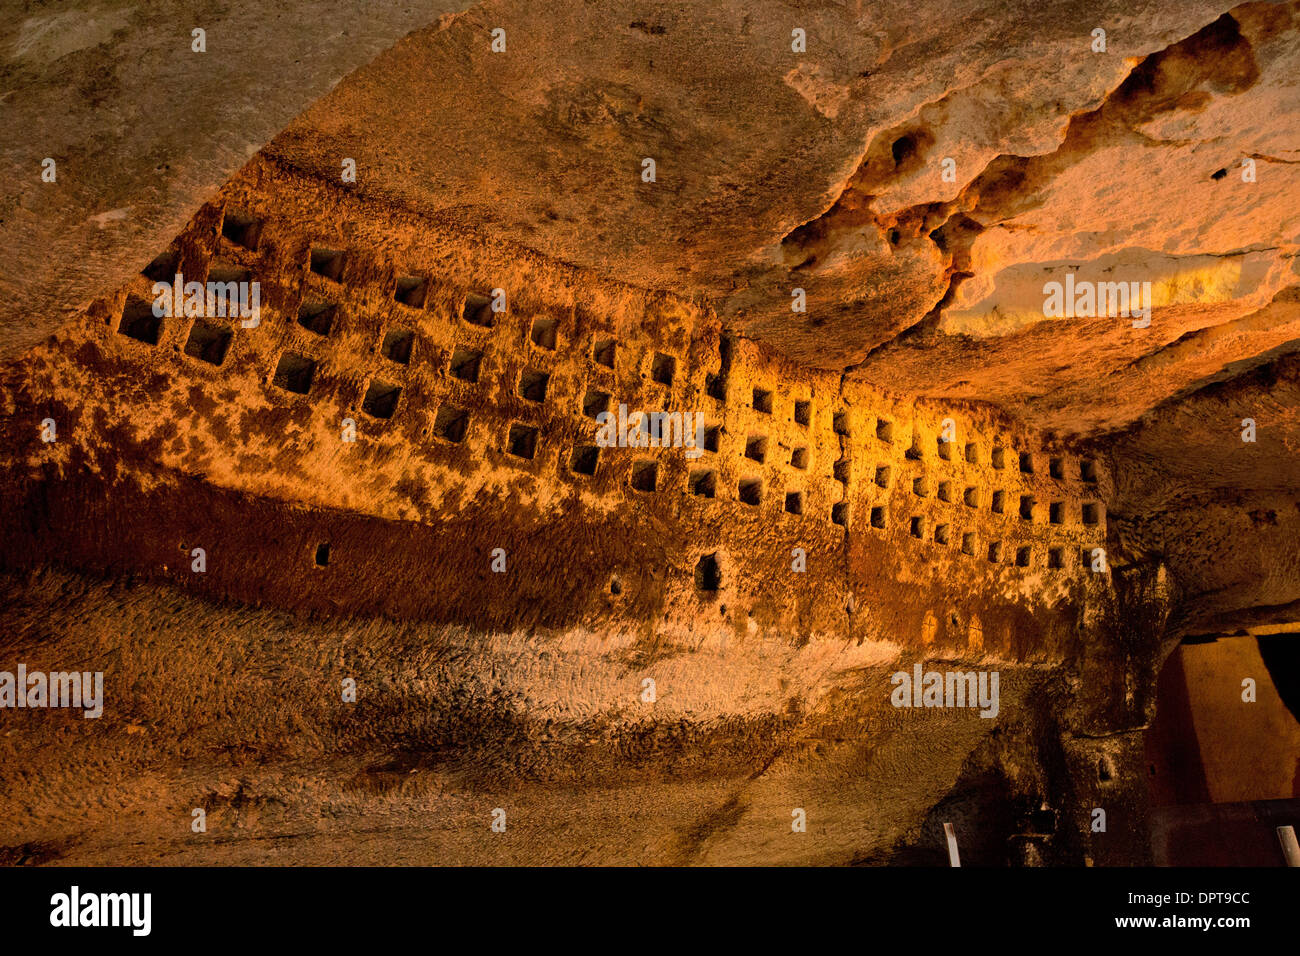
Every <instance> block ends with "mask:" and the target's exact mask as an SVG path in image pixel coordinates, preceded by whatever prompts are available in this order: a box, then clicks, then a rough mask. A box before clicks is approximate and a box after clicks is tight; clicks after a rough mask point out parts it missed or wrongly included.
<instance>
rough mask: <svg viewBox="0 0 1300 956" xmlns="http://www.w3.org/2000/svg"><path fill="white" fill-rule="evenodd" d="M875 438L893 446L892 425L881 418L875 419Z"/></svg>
mask: <svg viewBox="0 0 1300 956" xmlns="http://www.w3.org/2000/svg"><path fill="white" fill-rule="evenodd" d="M876 437H877V438H879V439H880V440H881V441H883V442H887V443H889V444H891V445H892V444H893V442H894V423H893V422H891V421H886V420H885V419H883V418H877V419H876Z"/></svg>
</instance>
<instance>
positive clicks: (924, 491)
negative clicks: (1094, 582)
mask: <svg viewBox="0 0 1300 956" xmlns="http://www.w3.org/2000/svg"><path fill="white" fill-rule="evenodd" d="M890 473H891V468H890V466H889V465H878V466H877V467H876V484H877V485H879V486H880V487H882V488H887V487H889V477H890ZM957 487H958V486H957V485H956V484H955V483H953V482H951V481H940V482H937V483H936V484H935V486H934V493H935V497H936V498H938V499H939V500H940V501H943V502H948V503H955V501H956V492H957ZM930 488H931V482H930V479H929V477H927V476H925V475H920V476H918V477H916V478H913V479H912V493H913V494H914V495H916V496H917V497H918V498H928V497H929V496H930ZM983 497H984V492H983V491H981V490H980V489H979V488H978V487H976V486H974V485H967V486H965V487H964V488H962V491H961V500H962V503H963V504H965V505H966V507H968V508H975V509H978V508H980V507H981V505H982V499H983ZM988 505H989V511H991V512H992V513H993V514H998V515H1000V514H1006V510H1007V493H1006V492H1005V491H994V492H993V493H992V494H990V495H988ZM1018 507H1019V513H1020V517H1021V519H1022V520H1024V521H1033V520H1034V518H1035V516H1039V517H1040V520H1041V512H1042V509H1041V508H1040V507H1039V502H1038V500H1037V499H1036V498H1035V497H1034V496H1033V495H1020V496H1019V503H1018ZM1067 507H1068V503H1067V502H1064V501H1051V502H1048V504H1047V522H1048V524H1065V523H1066V517H1067V516H1066V509H1067ZM1079 520H1080V522H1081V523H1082V524H1085V525H1095V524H1100V523H1101V505H1100V504H1099V503H1097V502H1091V501H1085V502H1083V503H1081V504H1080V505H1079Z"/></svg>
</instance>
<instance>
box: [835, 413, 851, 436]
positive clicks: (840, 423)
mask: <svg viewBox="0 0 1300 956" xmlns="http://www.w3.org/2000/svg"><path fill="white" fill-rule="evenodd" d="M831 429H832V430H833V431H834V432H835V434H837V435H844V436H846V437H847V436H848V434H849V413H848V412H843V411H840V412H836V413H835V414H834V415H832V416H831Z"/></svg>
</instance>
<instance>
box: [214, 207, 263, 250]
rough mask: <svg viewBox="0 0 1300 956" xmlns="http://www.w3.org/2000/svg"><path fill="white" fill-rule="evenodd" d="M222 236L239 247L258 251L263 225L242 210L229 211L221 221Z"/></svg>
mask: <svg viewBox="0 0 1300 956" xmlns="http://www.w3.org/2000/svg"><path fill="white" fill-rule="evenodd" d="M221 234H222V235H223V236H225V237H226V238H227V239H229V240H230V241H231V242H233V243H234V244H235V245H237V246H243V247H244V248H245V249H248V250H250V251H252V252H256V251H257V241H258V239H259V238H260V237H261V235H262V224H261V223H260V222H258V221H257V220H256V219H254V218H253V217H252V216H251V215H249V214H248V213H246V212H244V211H243V210H240V209H227V210H226V212H225V215H224V216H223V217H222V219H221Z"/></svg>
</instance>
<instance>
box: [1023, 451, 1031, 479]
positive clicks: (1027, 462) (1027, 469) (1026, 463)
mask: <svg viewBox="0 0 1300 956" xmlns="http://www.w3.org/2000/svg"><path fill="white" fill-rule="evenodd" d="M1020 470H1021V471H1022V472H1024V473H1025V474H1026V475H1032V474H1033V473H1034V456H1033V455H1031V454H1029V452H1027V451H1022V452H1021V453H1020Z"/></svg>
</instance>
